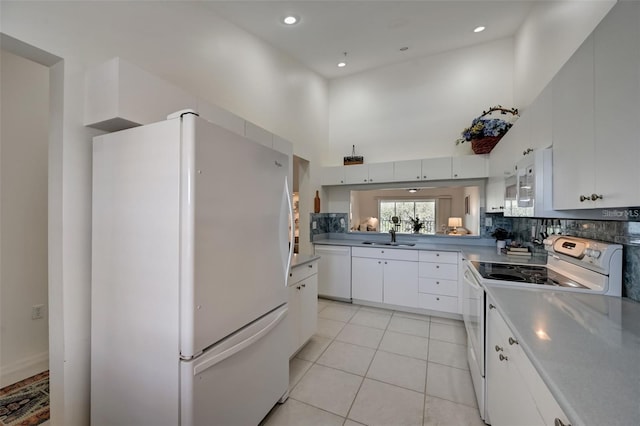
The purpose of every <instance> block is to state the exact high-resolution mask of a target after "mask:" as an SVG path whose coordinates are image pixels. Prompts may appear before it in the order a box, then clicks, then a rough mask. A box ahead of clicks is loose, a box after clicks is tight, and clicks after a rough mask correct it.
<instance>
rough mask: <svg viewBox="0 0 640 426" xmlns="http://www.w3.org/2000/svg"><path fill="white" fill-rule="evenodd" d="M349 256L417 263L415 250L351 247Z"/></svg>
mask: <svg viewBox="0 0 640 426" xmlns="http://www.w3.org/2000/svg"><path fill="white" fill-rule="evenodd" d="M351 256H353V257H370V258H373V259H389V260H409V261H414V262H417V261H418V251H417V250H401V249H394V248H377V247H376V248H373V247H353V248H352V249H351Z"/></svg>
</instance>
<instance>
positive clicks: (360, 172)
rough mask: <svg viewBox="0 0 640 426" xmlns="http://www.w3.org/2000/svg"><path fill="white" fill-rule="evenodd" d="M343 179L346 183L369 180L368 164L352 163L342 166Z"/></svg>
mask: <svg viewBox="0 0 640 426" xmlns="http://www.w3.org/2000/svg"><path fill="white" fill-rule="evenodd" d="M344 181H345V183H347V184H354V183H367V182H369V165H368V164H354V165H351V166H344Z"/></svg>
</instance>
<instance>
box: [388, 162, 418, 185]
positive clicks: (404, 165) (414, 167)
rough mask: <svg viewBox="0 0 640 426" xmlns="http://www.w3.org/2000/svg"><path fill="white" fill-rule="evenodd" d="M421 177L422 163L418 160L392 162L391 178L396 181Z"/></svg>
mask: <svg viewBox="0 0 640 426" xmlns="http://www.w3.org/2000/svg"><path fill="white" fill-rule="evenodd" d="M421 179H422V163H421V161H420V160H406V161H396V162H394V163H393V180H394V181H396V182H406V181H412V180H413V181H415V180H421Z"/></svg>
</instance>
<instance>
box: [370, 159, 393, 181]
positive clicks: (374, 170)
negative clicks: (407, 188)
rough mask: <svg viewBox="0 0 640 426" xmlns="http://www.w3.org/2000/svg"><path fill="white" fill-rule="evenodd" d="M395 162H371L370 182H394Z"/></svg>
mask: <svg viewBox="0 0 640 426" xmlns="http://www.w3.org/2000/svg"><path fill="white" fill-rule="evenodd" d="M393 169H394V167H393V163H391V162H390V163H373V164H369V183H373V182H393Z"/></svg>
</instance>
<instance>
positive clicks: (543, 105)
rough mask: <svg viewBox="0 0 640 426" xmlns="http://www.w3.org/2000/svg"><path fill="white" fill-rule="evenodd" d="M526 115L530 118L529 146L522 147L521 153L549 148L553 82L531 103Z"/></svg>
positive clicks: (551, 135)
mask: <svg viewBox="0 0 640 426" xmlns="http://www.w3.org/2000/svg"><path fill="white" fill-rule="evenodd" d="M526 114H527V115H528V116H529V117H530V123H529V132H530V134H531V135H530V137H529V144H528V145H525V146H523V147H522V152H523V153H524V152H527V151H528V150H536V149H542V148H548V147H550V146H551V145H552V143H553V133H552V125H551V123H553V82H551V83H549V84H548V85H547V87H545V88H544V90H543V91H542V92H541V93H540V95H538V97H537V98H536V99H535V100H534V101H533V102H532V103H531V105H530V106H529V109H528V111H526ZM518 121H520V120H518ZM518 121H516V123H518Z"/></svg>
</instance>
